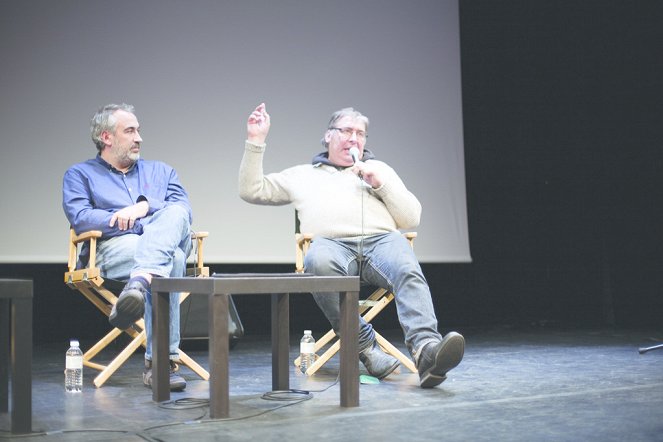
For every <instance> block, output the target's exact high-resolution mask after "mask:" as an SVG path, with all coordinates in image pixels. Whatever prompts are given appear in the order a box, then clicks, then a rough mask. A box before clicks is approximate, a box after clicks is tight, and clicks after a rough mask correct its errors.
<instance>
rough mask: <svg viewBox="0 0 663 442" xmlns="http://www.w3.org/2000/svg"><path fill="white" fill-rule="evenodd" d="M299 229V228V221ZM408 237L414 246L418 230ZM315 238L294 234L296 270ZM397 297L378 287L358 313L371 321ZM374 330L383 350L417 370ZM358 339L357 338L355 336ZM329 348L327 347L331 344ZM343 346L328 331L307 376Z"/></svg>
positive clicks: (319, 341) (299, 270)
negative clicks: (319, 353)
mask: <svg viewBox="0 0 663 442" xmlns="http://www.w3.org/2000/svg"><path fill="white" fill-rule="evenodd" d="M296 223H297V229H296V230H297V231H298V230H299V226H298V222H296ZM403 235H404V236H405V238H407V240H408V241H409V243H410V246H411V247H414V239H415V238H416V237H417V233H416V232H407V233H404V234H403ZM312 240H313V235H310V234H307V233H295V271H296V272H297V273H303V272H304V257H305V256H306V252H308V249H309V246H310V245H311V241H312ZM393 300H394V294H393V293H391V292H390V291H388V290H386V289H383V288H378V289H377V290H375V291H374V292H373V293H371V295H370V296H368V298H366V299H360V300H359V314H360V315H361V316H362V318H364V320H365V321H366V322H371V321H372V320H373V319H374V318H375V317H376V316H377V315H378V314H379V313H380V312H382V310H384V309H385V307H387V306H388V305H389V303H390V302H392V301H393ZM373 331H374V332H375V340H376V341H377V343H378V345H380V347H382V349H383V350H384V351H385V352H386V353H388V354H390V355H392V356H393V357H395V358H396V359H398V360H399V361H400V363H401V364H402V365H403V366H404V367H406V368H407V369H409V370H410V371H411V372H413V373H417V368H416V367H415V365H414V362H412V359H410V358H409V357H407V356H406V355H405V354H403V353H402V352H401V351H400V350H399V349H397V348H396V347H395V346H394V345H393V344H392V343H391V342H389V341H388V340H387V339H386V338H384V337H383V336H382V335H381V334H380V333H378V332H377V330H375V329H373ZM355 338H356V337H355ZM328 344H331V345H329V347H328V348H327V349H326V350H324V348H325V347H326V346H327V345H328ZM340 348H341V340H340V339H337V336H336V333H335V332H334V330H333V329H332V330H329V331H328V332H327V333H326V334H325V335H324V336H322V337H321V338H320V339H316V341H315V353H316V359H315V362H314V363H313V364H311V366H310V367H309V368H308V369H307V370H306V374H307V375H309V376H310V375H312V374H314V373H315V372H316V371H318V370H319V369H320V367H322V366H323V365H324V364H325V363H327V361H329V360H330V359H331V358H332V357H333V356H334V355H335V354H336V353H337V352H338V351H339V350H340ZM321 350H324V352H323V353H322V354H321V355H318V354H317V353H318V352H319V351H321ZM300 362H301V361H300V358H299V357H297V358H296V359H295V361H294V364H295V366H297V367H299V365H300Z"/></svg>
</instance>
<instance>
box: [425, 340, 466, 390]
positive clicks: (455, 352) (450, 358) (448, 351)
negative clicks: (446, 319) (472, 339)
mask: <svg viewBox="0 0 663 442" xmlns="http://www.w3.org/2000/svg"><path fill="white" fill-rule="evenodd" d="M445 339H446V342H445V343H444V345H442V347H440V350H439V351H438V352H437V354H436V355H435V364H434V365H433V366H432V367H431V368H430V369H429V370H428V371H427V372H426V373H424V374H423V375H421V378H420V381H421V382H420V385H421V388H433V387H435V386H437V385H440V384H441V383H442V382H444V381H445V380H446V379H447V372H448V371H449V370H451V369H452V368H455V367H456V366H458V364H460V361H462V360H463V355H464V354H465V338H463V337H462V336H461V335H460V334H458V333H455V332H451V333H449V336H446V337H445Z"/></svg>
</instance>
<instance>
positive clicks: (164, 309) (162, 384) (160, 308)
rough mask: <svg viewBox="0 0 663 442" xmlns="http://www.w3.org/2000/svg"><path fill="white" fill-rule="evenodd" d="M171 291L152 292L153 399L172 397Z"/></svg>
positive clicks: (161, 399) (163, 399)
mask: <svg viewBox="0 0 663 442" xmlns="http://www.w3.org/2000/svg"><path fill="white" fill-rule="evenodd" d="M169 323H170V293H168V292H154V293H152V400H153V401H155V402H163V401H167V400H169V399H170V375H169V372H170V362H169V359H170V349H169V347H170V345H169V344H170V342H169V341H170V327H169V325H168V324H169Z"/></svg>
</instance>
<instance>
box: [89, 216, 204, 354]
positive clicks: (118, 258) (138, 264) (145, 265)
mask: <svg viewBox="0 0 663 442" xmlns="http://www.w3.org/2000/svg"><path fill="white" fill-rule="evenodd" d="M141 224H142V225H143V234H142V235H135V234H127V235H122V236H116V237H113V238H109V239H107V240H104V241H100V242H99V243H98V245H97V263H98V264H97V265H98V266H99V268H100V270H101V275H102V276H103V277H105V278H110V279H118V280H123V281H124V280H127V279H129V275H130V274H131V272H132V271H143V272H147V273H151V274H153V275H155V276H161V277H166V276H176V277H181V276H184V275H185V273H186V259H187V257H188V256H189V254H190V253H191V247H192V242H191V225H190V223H189V214H188V212H187V211H186V210H185V209H183V208H182V207H180V206H178V205H175V204H173V205H170V206H166V207H164V208H163V209H161V210H159V211H157V212H156V213H155V214H154V215H152V216H150V217H146V218H142V219H141ZM179 299H180V294H179V293H171V294H170V345H169V352H170V358H171V359H178V358H179V346H180V302H179ZM145 333H146V336H147V345H146V349H145V359H148V360H152V294H151V292H150V291H148V293H147V296H146V299H145Z"/></svg>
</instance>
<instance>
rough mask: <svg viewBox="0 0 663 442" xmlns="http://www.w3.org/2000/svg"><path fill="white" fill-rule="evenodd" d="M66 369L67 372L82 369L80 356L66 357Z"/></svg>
mask: <svg viewBox="0 0 663 442" xmlns="http://www.w3.org/2000/svg"><path fill="white" fill-rule="evenodd" d="M66 367H67V369H68V370H76V369H77V368H83V358H81V357H80V356H67V360H66Z"/></svg>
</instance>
